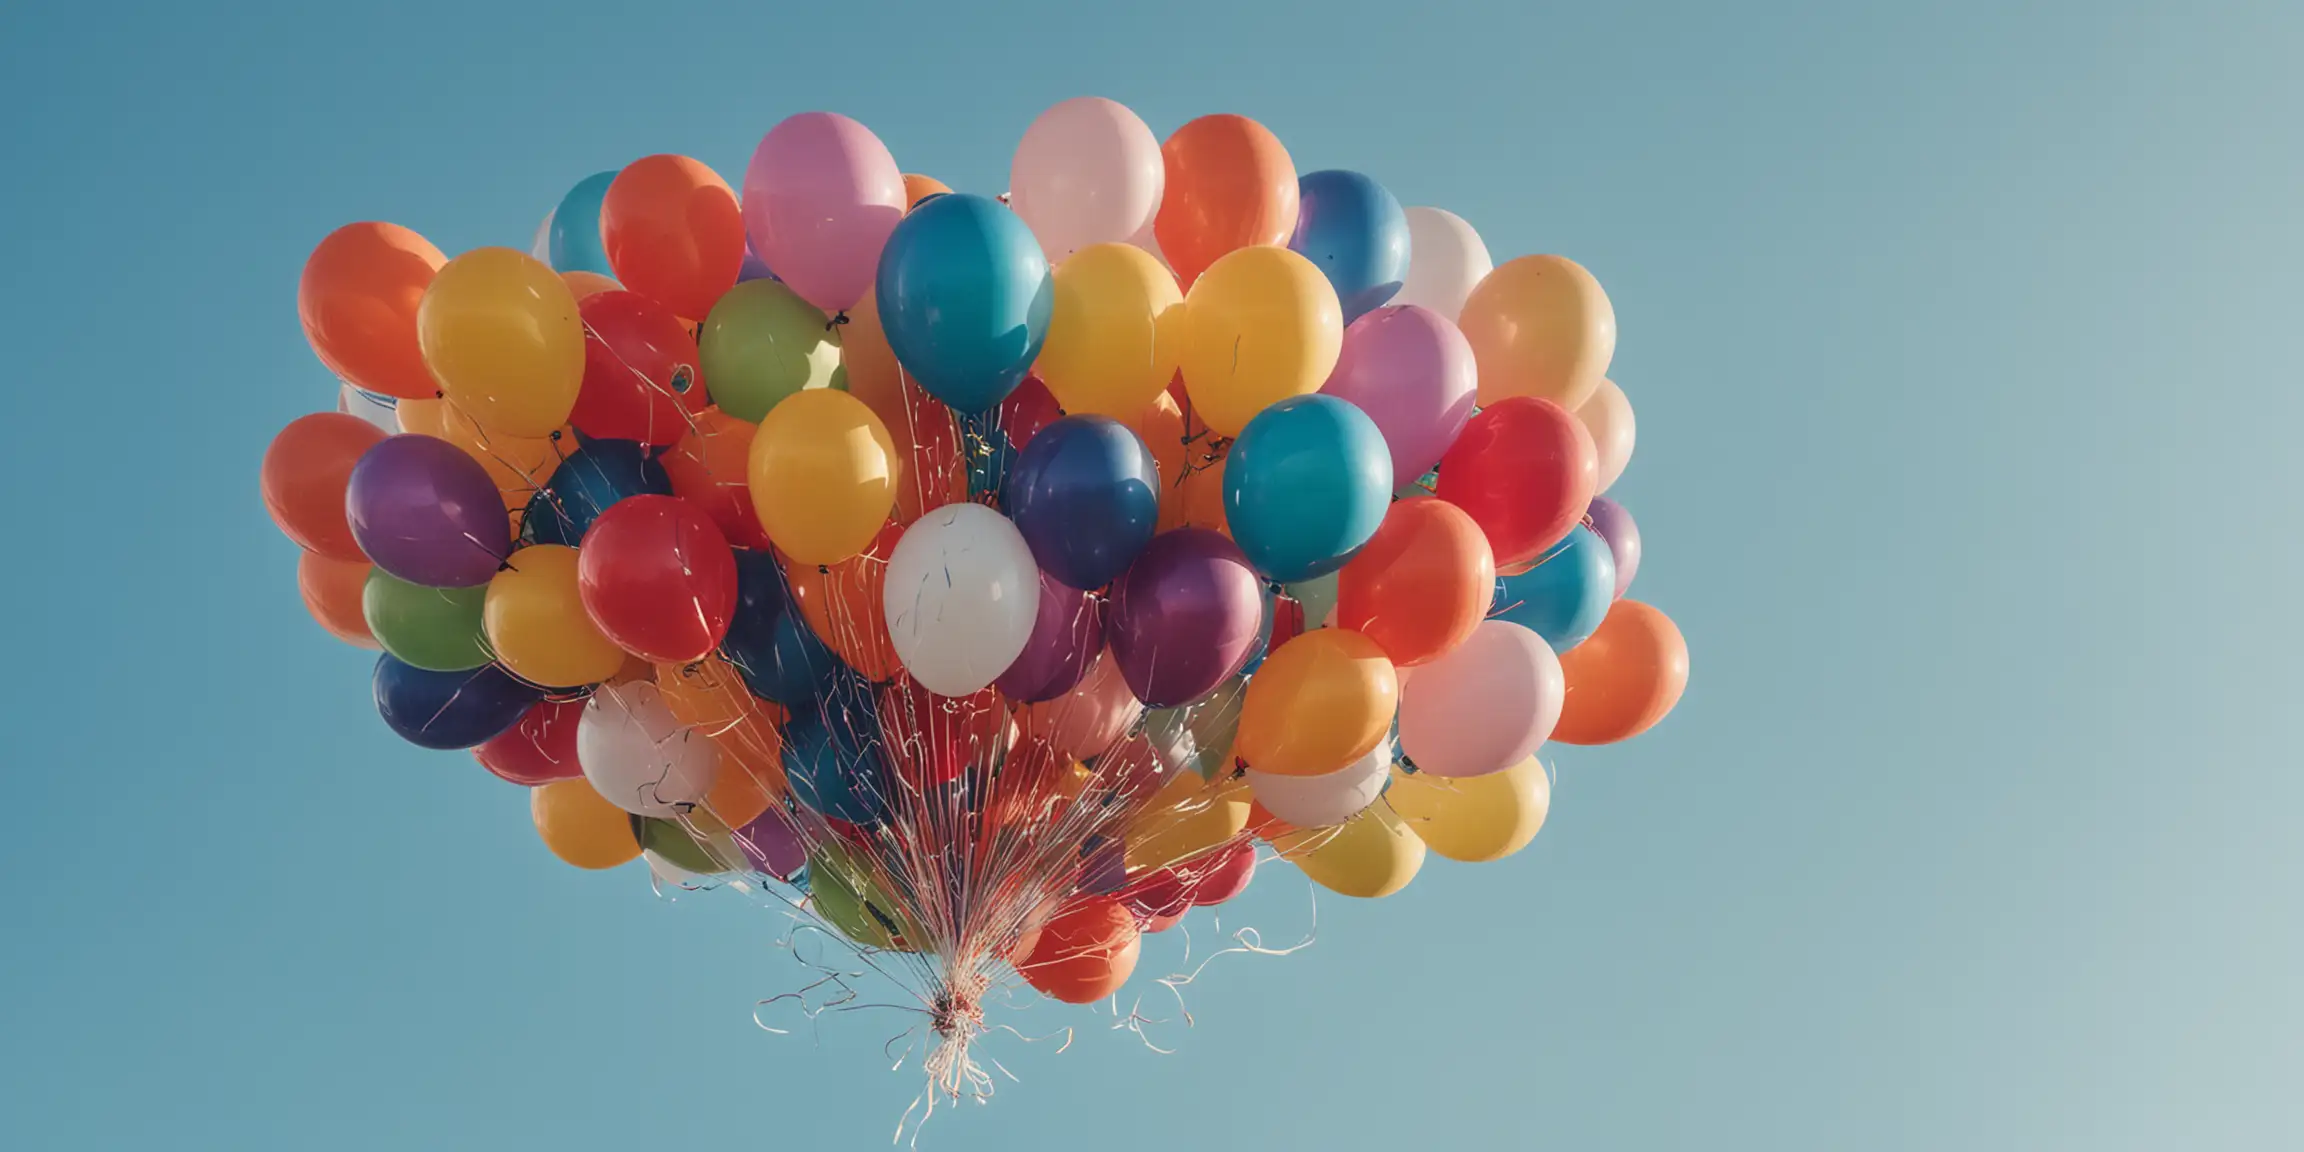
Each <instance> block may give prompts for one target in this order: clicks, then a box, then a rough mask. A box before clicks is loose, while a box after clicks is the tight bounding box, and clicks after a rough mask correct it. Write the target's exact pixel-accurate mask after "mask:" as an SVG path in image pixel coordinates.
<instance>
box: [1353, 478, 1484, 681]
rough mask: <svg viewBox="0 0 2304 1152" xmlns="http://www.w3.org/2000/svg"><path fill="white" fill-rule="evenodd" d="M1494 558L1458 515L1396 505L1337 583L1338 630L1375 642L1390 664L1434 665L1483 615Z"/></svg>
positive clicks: (1439, 506)
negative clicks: (1350, 632) (1354, 633)
mask: <svg viewBox="0 0 2304 1152" xmlns="http://www.w3.org/2000/svg"><path fill="white" fill-rule="evenodd" d="M1495 595H1496V557H1495V555H1494V554H1493V553H1491V552H1490V551H1489V550H1488V537H1487V535H1486V534H1485V533H1483V532H1481V531H1480V525H1479V523H1478V522H1476V521H1474V520H1473V519H1472V517H1471V516H1469V515H1467V514H1466V513H1465V512H1464V510H1463V509H1461V508H1458V507H1456V506H1455V505H1453V504H1450V503H1448V502H1446V501H1443V500H1436V499H1434V498H1432V497H1430V496H1416V497H1411V498H1409V499H1406V500H1401V501H1397V502H1395V503H1394V504H1393V505H1392V507H1391V509H1390V510H1389V511H1387V512H1386V513H1385V514H1384V523H1383V524H1382V525H1380V526H1378V527H1377V529H1376V535H1375V536H1373V537H1370V538H1369V540H1368V544H1367V546H1366V547H1363V548H1362V549H1361V550H1360V554H1359V555H1357V556H1354V557H1353V558H1352V562H1351V563H1349V564H1346V565H1345V566H1344V570H1343V571H1342V572H1340V573H1338V575H1337V577H1336V626H1337V627H1339V628H1346V629H1350V630H1352V631H1354V632H1358V633H1360V634H1362V635H1364V636H1366V637H1368V638H1369V639H1371V640H1374V641H1375V642H1376V645H1377V647H1380V648H1382V649H1383V650H1384V654H1385V655H1386V656H1388V657H1390V658H1391V659H1392V662H1393V663H1394V664H1396V665H1402V666H1414V665H1417V664H1423V663H1426V662H1428V661H1430V660H1434V659H1437V658H1438V657H1439V656H1441V655H1442V654H1443V653H1445V652H1447V651H1448V650H1449V649H1451V648H1454V647H1456V646H1457V645H1458V644H1462V643H1463V642H1464V639H1465V638H1466V637H1468V636H1470V635H1472V630H1473V629H1474V628H1477V627H1479V626H1480V621H1482V620H1484V619H1486V618H1487V616H1488V602H1489V601H1490V600H1492V599H1494V598H1495Z"/></svg>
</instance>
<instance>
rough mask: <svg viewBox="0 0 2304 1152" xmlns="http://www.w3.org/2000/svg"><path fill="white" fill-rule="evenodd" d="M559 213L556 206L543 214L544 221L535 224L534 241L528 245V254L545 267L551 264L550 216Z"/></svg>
mask: <svg viewBox="0 0 2304 1152" xmlns="http://www.w3.org/2000/svg"><path fill="white" fill-rule="evenodd" d="M559 214H560V210H559V209H558V208H554V209H553V210H551V211H550V212H546V213H545V214H544V222H543V223H542V224H538V225H537V226H536V242H535V243H533V244H530V245H529V246H528V254H529V255H530V256H534V257H535V258H537V259H538V260H542V261H543V262H544V265H545V267H551V265H552V218H553V217H554V216H558V215H559Z"/></svg>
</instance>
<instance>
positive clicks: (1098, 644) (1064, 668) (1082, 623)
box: [992, 572, 1104, 704]
mask: <svg viewBox="0 0 2304 1152" xmlns="http://www.w3.org/2000/svg"><path fill="white" fill-rule="evenodd" d="M1103 649H1104V601H1103V600H1101V599H1099V598H1097V597H1095V596H1092V595H1090V594H1088V593H1086V592H1082V591H1081V590H1079V589H1078V588H1074V587H1071V586H1070V585H1067V584H1064V583H1061V582H1059V581H1058V580H1057V579H1056V578H1055V577H1053V576H1050V575H1048V574H1047V573H1046V572H1042V573H1041V574H1040V614H1039V615H1038V616H1037V617H1035V618H1034V619H1033V621H1032V636H1031V638H1030V639H1028V640H1026V641H1025V642H1024V651H1023V653H1022V654H1021V655H1019V656H1017V657H1016V662H1015V663H1013V664H1010V665H1009V666H1008V670H1007V671H1006V672H1002V673H1001V674H1000V678H999V679H998V680H995V681H993V682H992V683H993V685H994V686H996V687H998V688H999V689H1000V694H1001V695H1003V696H1006V697H1007V698H1009V699H1010V700H1014V701H1016V702H1017V703H1019V704H1031V703H1035V702H1038V701H1041V700H1054V699H1055V698H1057V697H1058V696H1062V695H1063V694H1065V693H1066V692H1070V691H1071V690H1072V686H1073V685H1075V684H1078V683H1079V682H1080V677H1082V676H1083V675H1086V674H1087V672H1088V663H1089V661H1091V660H1094V659H1095V658H1096V653H1098V652H1100V651H1102V650H1103Z"/></svg>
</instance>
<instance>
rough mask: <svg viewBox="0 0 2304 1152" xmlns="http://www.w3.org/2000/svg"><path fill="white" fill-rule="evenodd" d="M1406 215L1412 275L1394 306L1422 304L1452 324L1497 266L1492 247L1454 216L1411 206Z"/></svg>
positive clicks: (1403, 283) (1395, 300)
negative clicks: (1489, 254)
mask: <svg viewBox="0 0 2304 1152" xmlns="http://www.w3.org/2000/svg"><path fill="white" fill-rule="evenodd" d="M1407 216H1408V277H1407V279H1405V280H1403V281H1401V284H1400V291H1399V292H1398V293H1397V294H1396V295H1394V296H1393V297H1392V299H1391V301H1390V302H1391V303H1393V304H1421V305H1423V306H1424V307H1426V308H1430V309H1431V310H1433V311H1434V312H1438V313H1439V314H1441V315H1442V316H1446V317H1447V318H1448V319H1450V320H1451V321H1453V320H1455V319H1456V317H1457V316H1458V315H1459V314H1461V313H1462V312H1463V311H1464V300H1465V298H1466V297H1469V296H1470V295H1472V289H1473V288H1474V287H1475V286H1476V285H1478V284H1479V283H1480V281H1481V279H1482V278H1484V277H1486V276H1487V275H1488V272H1489V270H1490V269H1492V268H1494V267H1495V264H1494V262H1493V261H1491V260H1489V259H1488V245H1486V244H1484V243H1482V242H1481V240H1480V234H1479V233H1478V232H1475V231H1473V230H1472V226H1471V225H1470V224H1467V223H1465V222H1464V218H1463V217H1461V216H1458V215H1456V214H1455V213H1453V212H1448V211H1444V210H1442V209H1439V208H1410V209H1408V211H1407Z"/></svg>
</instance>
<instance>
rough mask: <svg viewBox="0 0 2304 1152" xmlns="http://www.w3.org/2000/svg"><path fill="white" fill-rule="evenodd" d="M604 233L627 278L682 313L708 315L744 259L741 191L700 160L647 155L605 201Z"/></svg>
mask: <svg viewBox="0 0 2304 1152" xmlns="http://www.w3.org/2000/svg"><path fill="white" fill-rule="evenodd" d="M600 238H601V241H602V243H603V244H604V246H605V247H606V248H607V252H608V263H609V265H610V266H611V267H612V268H613V269H614V271H615V273H616V279H618V280H619V281H622V282H623V284H624V286H625V287H627V288H630V289H631V290H632V291H634V292H638V293H640V294H641V295H643V296H647V297H650V298H652V299H654V300H655V301H656V302H658V303H660V304H662V305H664V306H665V307H667V308H670V309H671V310H672V311H674V312H677V313H679V314H680V315H682V316H702V315H704V314H705V313H706V312H709V311H711V310H712V304H713V302H714V301H716V300H718V299H720V295H721V293H723V292H726V291H728V289H730V288H732V287H735V285H736V272H737V270H738V269H739V268H742V267H743V266H744V214H743V212H742V210H741V209H739V208H738V207H737V205H736V193H735V192H733V191H731V190H730V189H729V187H728V182H727V181H725V180H722V179H720V174H719V173H717V172H714V171H713V170H712V169H711V168H710V167H709V166H707V165H705V164H704V163H703V162H701V161H697V160H691V159H689V158H688V157H686V156H670V155H658V156H645V157H642V158H640V159H638V160H634V161H633V162H632V163H630V164H627V165H625V166H624V170H623V171H621V172H618V173H617V174H616V179H615V181H614V182H612V183H610V184H609V185H608V194H607V196H606V197H605V198H603V199H602V200H601V202H600Z"/></svg>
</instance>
